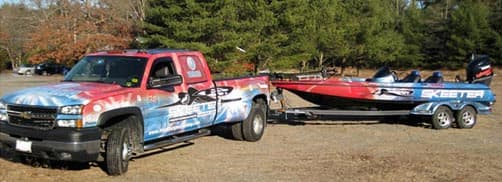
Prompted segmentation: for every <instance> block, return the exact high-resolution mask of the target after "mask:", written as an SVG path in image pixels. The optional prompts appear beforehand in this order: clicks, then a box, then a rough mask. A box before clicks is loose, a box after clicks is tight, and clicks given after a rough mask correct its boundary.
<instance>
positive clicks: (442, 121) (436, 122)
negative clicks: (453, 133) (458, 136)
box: [432, 106, 453, 129]
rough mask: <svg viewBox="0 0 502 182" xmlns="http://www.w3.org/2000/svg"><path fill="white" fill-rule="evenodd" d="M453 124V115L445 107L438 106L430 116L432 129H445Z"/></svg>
mask: <svg viewBox="0 0 502 182" xmlns="http://www.w3.org/2000/svg"><path fill="white" fill-rule="evenodd" d="M452 123H453V113H452V112H451V110H450V109H449V108H448V107H446V106H439V108H438V109H437V110H436V112H435V113H434V115H432V127H433V128H434V129H446V128H449V127H450V126H451V124H452Z"/></svg>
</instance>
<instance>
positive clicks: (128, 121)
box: [99, 109, 144, 153]
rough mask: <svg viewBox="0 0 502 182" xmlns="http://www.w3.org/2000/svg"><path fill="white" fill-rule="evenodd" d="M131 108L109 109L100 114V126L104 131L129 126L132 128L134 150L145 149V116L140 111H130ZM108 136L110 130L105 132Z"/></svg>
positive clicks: (140, 150)
mask: <svg viewBox="0 0 502 182" xmlns="http://www.w3.org/2000/svg"><path fill="white" fill-rule="evenodd" d="M128 111H131V110H130V109H125V110H124V109H120V110H113V111H107V112H105V113H103V114H102V115H101V116H100V119H99V123H100V125H99V127H100V128H101V129H103V130H104V131H109V130H110V129H112V128H113V127H128V128H129V129H130V132H131V134H130V136H131V140H132V145H133V150H134V152H138V153H139V152H142V151H143V130H144V127H143V126H144V125H143V117H142V116H141V114H140V113H137V112H139V111H135V112H128ZM103 134H104V135H105V138H107V136H108V134H109V132H104V133H103Z"/></svg>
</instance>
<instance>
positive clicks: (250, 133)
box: [242, 100, 267, 142]
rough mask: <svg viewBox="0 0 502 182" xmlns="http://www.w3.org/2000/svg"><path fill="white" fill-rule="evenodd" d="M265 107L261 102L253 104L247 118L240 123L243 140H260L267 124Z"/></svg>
mask: <svg viewBox="0 0 502 182" xmlns="http://www.w3.org/2000/svg"><path fill="white" fill-rule="evenodd" d="M266 107H267V105H266V104H265V103H264V102H263V101H261V100H258V101H257V102H254V103H253V106H252V108H251V112H250V113H249V116H248V117H247V118H246V119H245V120H244V121H243V122H242V135H243V136H244V140H246V141H250V142H255V141H258V140H260V139H261V137H262V136H263V133H264V131H265V126H266V124H267V115H266V113H265V112H264V111H265V110H266Z"/></svg>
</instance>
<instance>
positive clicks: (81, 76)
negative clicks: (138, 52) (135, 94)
mask: <svg viewBox="0 0 502 182" xmlns="http://www.w3.org/2000/svg"><path fill="white" fill-rule="evenodd" d="M146 62H147V59H146V58H140V57H126V56H87V57H84V58H83V59H82V60H80V61H79V62H78V63H77V64H76V65H75V66H74V67H73V68H72V69H71V70H70V72H68V74H67V75H66V76H65V78H64V81H72V82H99V83H109V84H119V85H121V86H123V87H139V86H140V85H141V79H142V77H143V73H144V71H145V67H146Z"/></svg>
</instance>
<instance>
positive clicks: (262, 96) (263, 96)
mask: <svg viewBox="0 0 502 182" xmlns="http://www.w3.org/2000/svg"><path fill="white" fill-rule="evenodd" d="M258 100H263V101H265V104H266V105H267V106H268V102H267V101H268V100H267V96H266V95H264V94H260V95H257V96H255V97H254V98H253V102H257V101H258Z"/></svg>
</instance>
